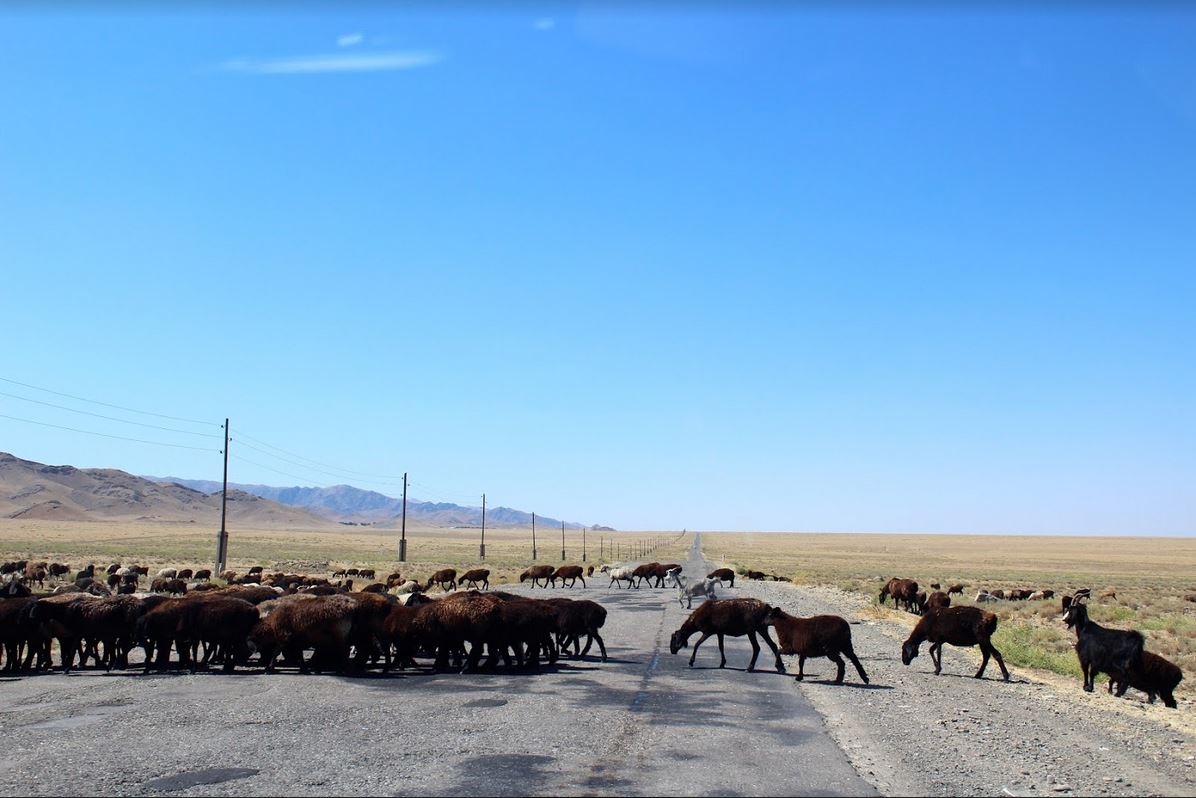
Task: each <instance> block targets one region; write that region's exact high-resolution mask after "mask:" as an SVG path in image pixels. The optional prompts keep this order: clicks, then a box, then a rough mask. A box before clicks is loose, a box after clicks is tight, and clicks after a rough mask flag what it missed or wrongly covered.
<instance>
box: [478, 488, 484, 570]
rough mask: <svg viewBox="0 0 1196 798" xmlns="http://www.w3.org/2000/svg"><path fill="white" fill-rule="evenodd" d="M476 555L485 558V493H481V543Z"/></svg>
mask: <svg viewBox="0 0 1196 798" xmlns="http://www.w3.org/2000/svg"><path fill="white" fill-rule="evenodd" d="M478 556H479V557H481V558H482V559H483V560H484V559H486V494H485V493H483V494H482V545H481V547H480V549H479V551H478Z"/></svg>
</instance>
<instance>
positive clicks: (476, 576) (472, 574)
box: [396, 568, 490, 590]
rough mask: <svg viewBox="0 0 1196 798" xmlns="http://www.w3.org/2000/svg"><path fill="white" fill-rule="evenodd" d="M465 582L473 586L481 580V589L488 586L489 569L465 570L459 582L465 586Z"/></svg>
mask: <svg viewBox="0 0 1196 798" xmlns="http://www.w3.org/2000/svg"><path fill="white" fill-rule="evenodd" d="M466 582H469V583H470V584H471V585H473V586H474V587H475V588H476V587H477V586H478V583H479V582H481V584H482V590H485V589H487V588H488V587H490V569H489V568H474V569H473V570H472V571H466V572H465V575H464V576H462V577H461V582H460V584H461V586H462V587H465V583H466ZM396 584H400V585H401V584H402V582H401V581H400V582H397V583H396Z"/></svg>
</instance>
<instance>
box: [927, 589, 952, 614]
mask: <svg viewBox="0 0 1196 798" xmlns="http://www.w3.org/2000/svg"><path fill="white" fill-rule="evenodd" d="M950 606H951V597H950V596H949V595H947V594H946V593H944V592H943V591H941V590H936V591H935V592H933V593H931V594H930V596H929V597H928V598H927V599H926V609H928V610H941V609H943V608H944V607H950Z"/></svg>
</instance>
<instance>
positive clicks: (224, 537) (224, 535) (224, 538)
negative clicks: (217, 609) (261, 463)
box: [215, 418, 228, 574]
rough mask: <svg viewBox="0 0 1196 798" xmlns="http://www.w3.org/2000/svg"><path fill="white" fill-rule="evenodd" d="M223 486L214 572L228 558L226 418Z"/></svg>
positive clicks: (217, 571) (217, 570)
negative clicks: (226, 526)
mask: <svg viewBox="0 0 1196 798" xmlns="http://www.w3.org/2000/svg"><path fill="white" fill-rule="evenodd" d="M223 454H224V487H223V488H222V489H221V491H220V531H219V532H217V533H216V569H215V570H216V573H217V574H219V573H220V572H222V571H223V570H224V564H225V562H226V561H227V560H228V530H227V529H226V528H225V525H224V522H225V519H226V517H227V516H228V419H227V418H226V419H224V452H223Z"/></svg>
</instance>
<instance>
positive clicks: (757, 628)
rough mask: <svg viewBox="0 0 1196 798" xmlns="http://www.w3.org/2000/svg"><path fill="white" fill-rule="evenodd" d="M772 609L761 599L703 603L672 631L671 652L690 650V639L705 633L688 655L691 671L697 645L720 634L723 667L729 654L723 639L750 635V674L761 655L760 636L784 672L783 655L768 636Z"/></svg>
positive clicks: (779, 671) (719, 643)
mask: <svg viewBox="0 0 1196 798" xmlns="http://www.w3.org/2000/svg"><path fill="white" fill-rule="evenodd" d="M771 610H772V607H770V606H769V605H767V604H765V603H764V602H763V601H760V600H759V599H717V600H714V601H706V602H703V603H702V605H701V606H700V607H698V608H697V609H696V610H694V611H693V612H692V613H690V615H689V617H688V618H686V619H685V623H683V624H682V625H681V628H680V629H678V630H677V631H675V632H673V635H672V637H671V638H670V639H669V651H670V652H671V653H673V654H676V653H677V652H678V651H680V650H681V649H683V648H686V647H688V645H689V638H690V636H691V635H693V634H694V633H695V632H700V633H701V634H702V636H701V638H699V639H698V642H696V643H694V650H693V653H692V654H690V656H689V666H690V667H691V668H692V667H693V664H694V658H695V657H697V656H698V646H700V645H702V643H703V642H704V641H705V640H706V638H708V637H710V636H711V635H718V653H719V657H720V659H721V662H720V663H719V667H720V668H725V667H726V666H727V655H726V653H725V652H724V651H723V637H724V636H725V635H731V636H732V637H740V636H742V635H747V636H748V641H749V642H750V643H751V644H752V659H751V662H749V663H748V668H747V669H748V672H749V673H750V672H751V671H753V670H755V668H756V659H757V658H758V657H759V656H760V644H759V643H757V642H756V635H757V634H759V635H760V636H762V637H763V638H764V642H766V643H768V647H769V648H770V649H772V653H773V655H774V656H776V660H777V672H778V673H784V672H785V664H784V663H783V662H781V655H780V653H779V652H778V651H777V647H776V645H775V644H774V643H773V642H772V638H771V637H769V636H768V613H769V612H770V611H771Z"/></svg>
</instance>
